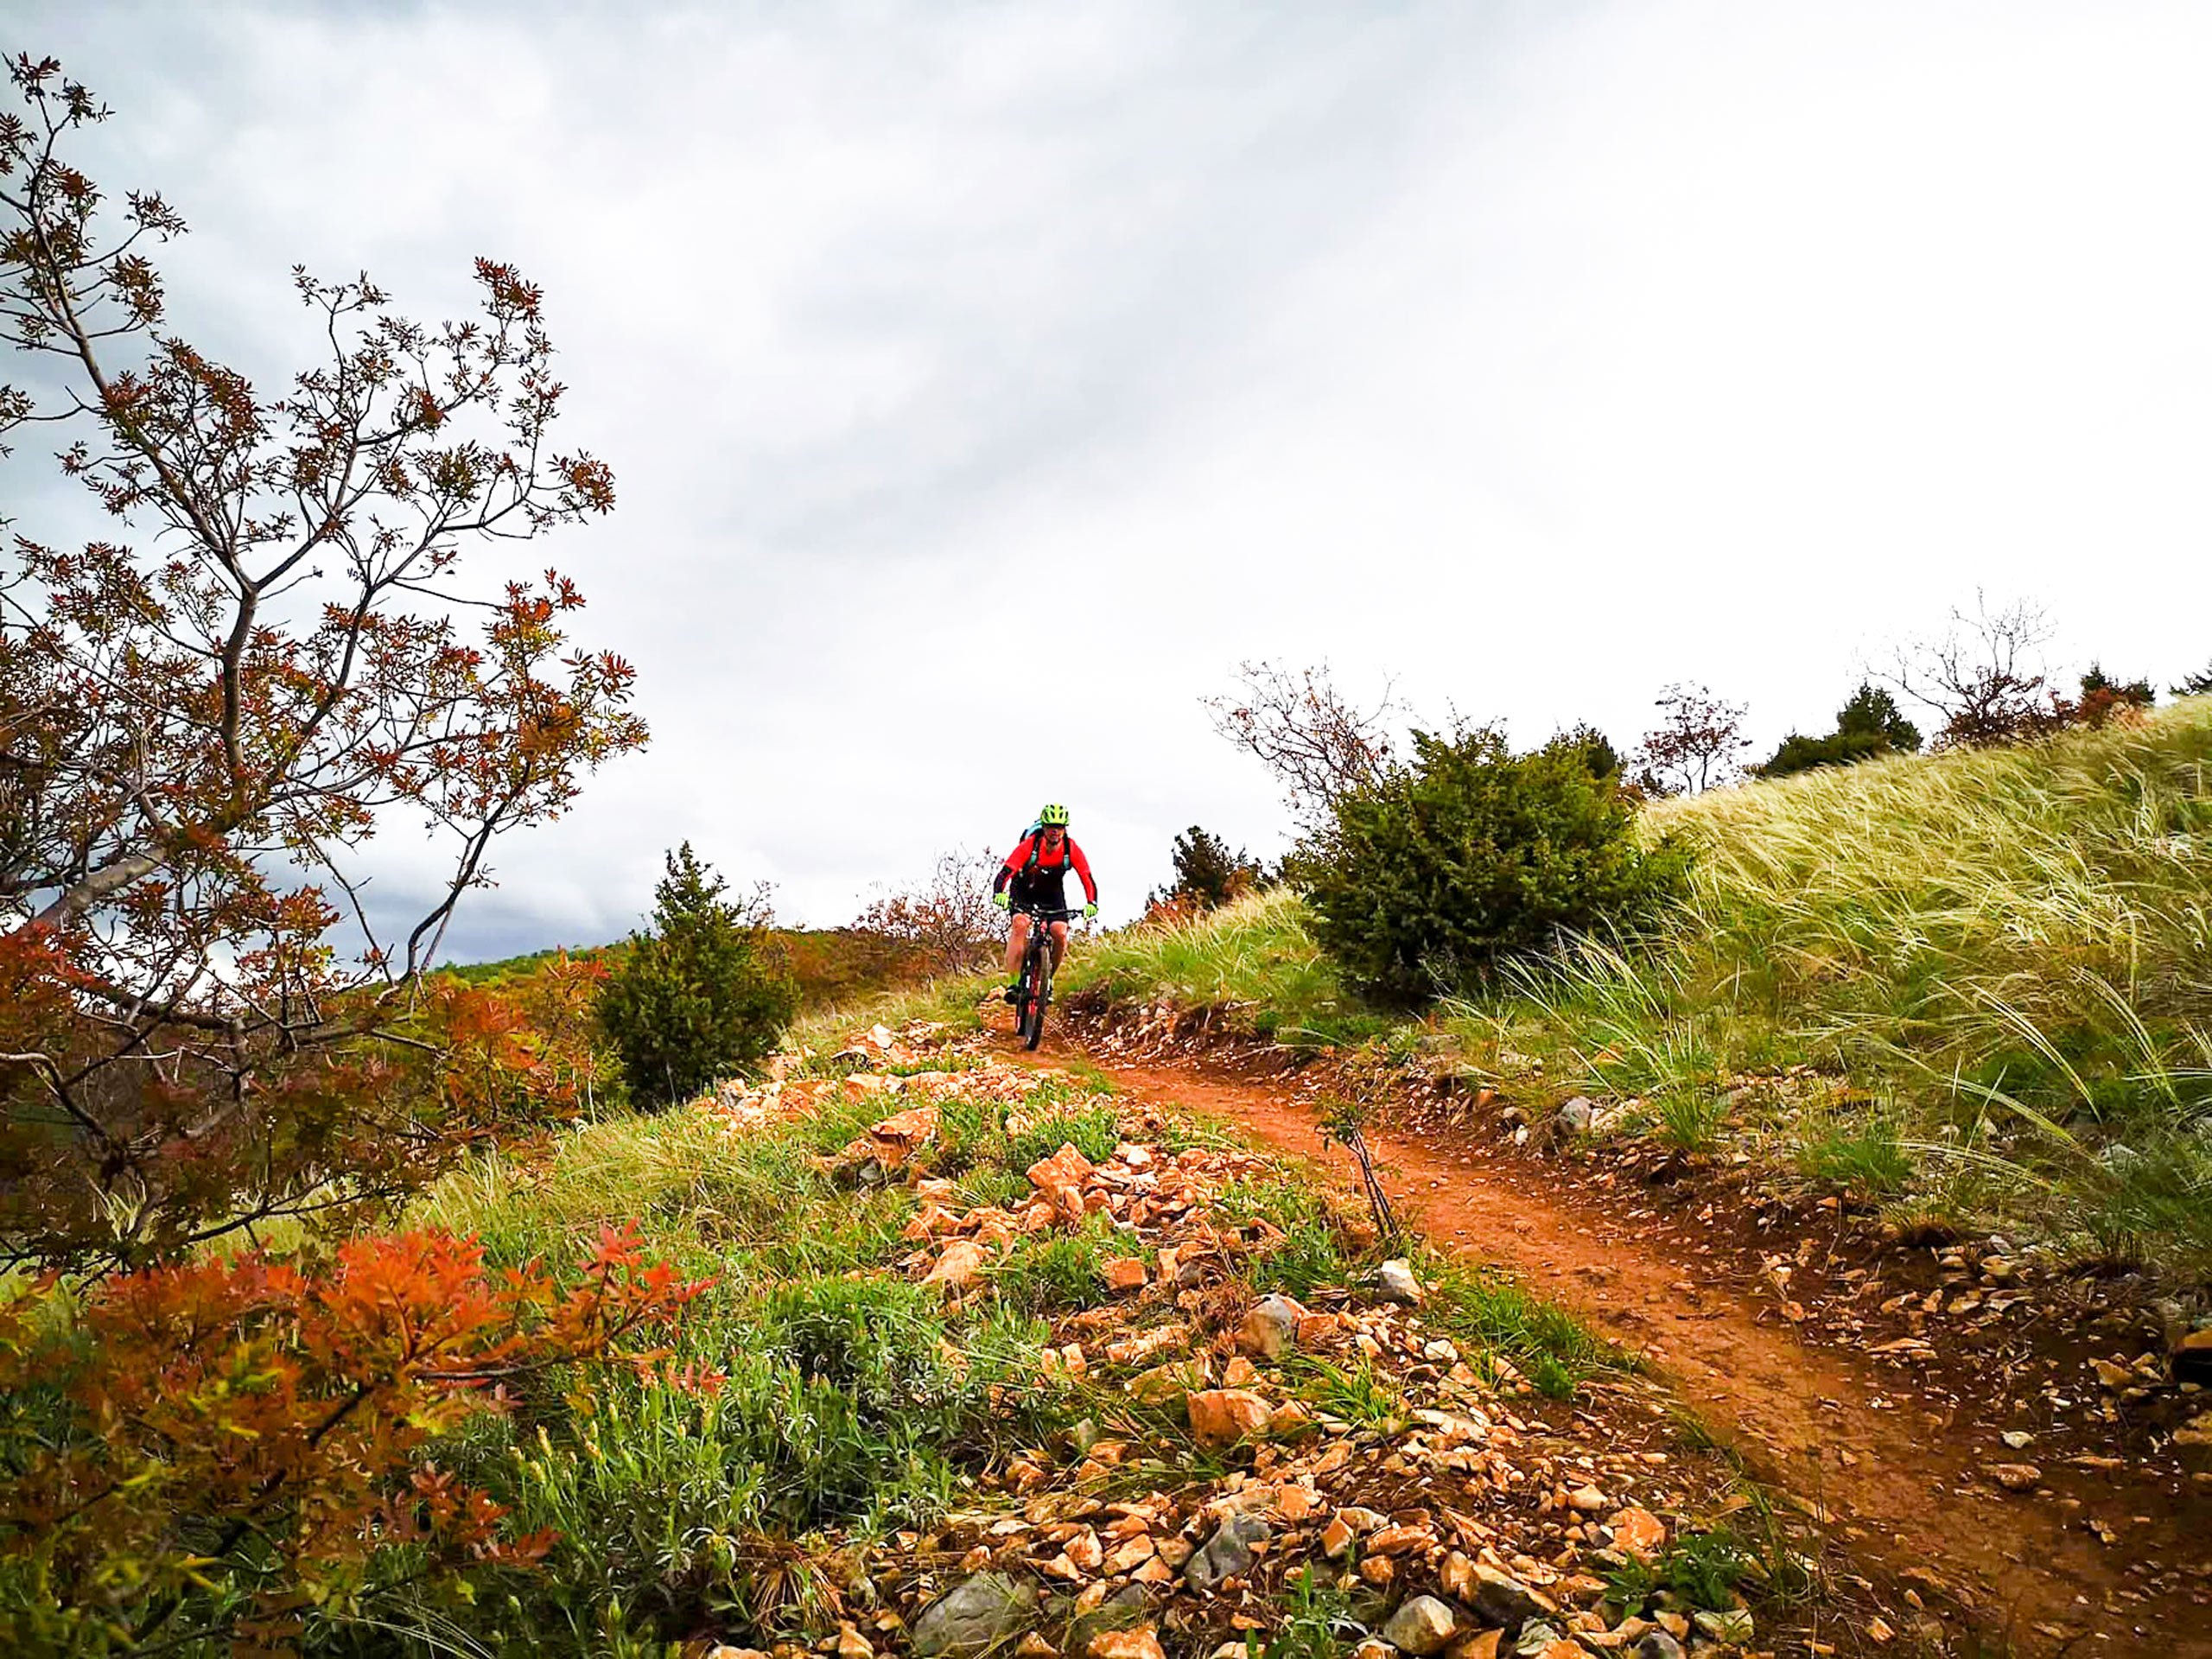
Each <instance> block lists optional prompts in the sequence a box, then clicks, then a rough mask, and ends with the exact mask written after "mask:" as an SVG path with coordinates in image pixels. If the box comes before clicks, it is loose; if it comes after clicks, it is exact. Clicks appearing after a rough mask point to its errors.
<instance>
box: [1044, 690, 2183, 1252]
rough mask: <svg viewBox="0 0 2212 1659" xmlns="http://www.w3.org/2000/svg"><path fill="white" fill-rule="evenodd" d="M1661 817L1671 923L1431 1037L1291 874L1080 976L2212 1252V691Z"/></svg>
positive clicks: (1853, 1174) (1561, 969)
mask: <svg viewBox="0 0 2212 1659" xmlns="http://www.w3.org/2000/svg"><path fill="white" fill-rule="evenodd" d="M1646 827H1647V831H1648V832H1649V833H1668V832H1672V833H1675V834H1680V835H1682V836H1688V837H1689V838H1691V839H1692V840H1693V841H1694V842H1696V843H1697V845H1698V846H1699V848H1700V853H1701V857H1700V864H1699V868H1698V871H1697V874H1696V877H1695V886H1694V893H1693V895H1692V897H1691V899H1690V901H1689V903H1688V906H1686V907H1685V909H1684V911H1683V912H1682V913H1681V915H1680V916H1679V917H1678V918H1676V919H1675V922H1674V924H1673V925H1671V926H1670V927H1669V930H1668V931H1667V932H1666V933H1665V934H1664V935H1663V936H1662V938H1660V939H1658V940H1657V941H1656V942H1655V943H1654V944H1651V945H1649V946H1647V947H1643V948H1639V949H1635V950H1623V949H1618V948H1614V947H1612V946H1610V945H1608V944H1605V943H1603V942H1599V941H1586V942H1584V943H1583V944H1580V945H1579V946H1577V947H1575V948H1574V949H1573V950H1569V951H1567V952H1566V953H1565V954H1564V955H1563V956H1562V957H1560V958H1559V959H1556V960H1554V961H1552V962H1549V963H1542V964H1538V965H1537V966H1535V967H1534V968H1532V969H1528V970H1525V971H1523V972H1521V973H1519V974H1517V975H1516V976H1513V979H1512V982H1511V983H1510V985H1508V986H1504V987H1501V988H1497V989H1494V990H1493V991H1491V992H1490V993H1486V994H1484V995H1480V996H1478V997H1476V998H1474V999H1472V1000H1471V1001H1465V1002H1457V1003H1448V1004H1446V1005H1445V1006H1444V1007H1443V1008H1442V1009H1441V1011H1440V1013H1439V1014H1436V1015H1434V1016H1433V1017H1432V1018H1431V1019H1430V1020H1427V1021H1426V1022H1423V1023H1421V1024H1418V1025H1416V1024H1412V1023H1408V1022H1405V1021H1398V1022H1395V1023H1394V1022H1391V1021H1389V1020H1383V1019H1382V1018H1381V1017H1379V1016H1377V1015H1376V1014H1373V1013H1371V1012H1369V1011H1365V1010H1363V1009H1361V1008H1360V1007H1359V1006H1358V1004H1357V1001H1356V1000H1355V999H1353V998H1351V997H1349V996H1348V995H1346V994H1345V992H1344V989H1343V988H1342V987H1341V986H1340V985H1339V984H1338V982H1336V980H1335V977H1334V976H1333V975H1332V973H1331V971H1330V970H1329V968H1328V965H1327V963H1325V962H1324V961H1323V960H1322V959H1321V958H1320V957H1319V954H1318V952H1317V951H1316V950H1314V948H1313V944H1312V941H1311V939H1310V938H1308V937H1307V936H1306V931H1305V929H1304V926H1303V911H1302V907H1301V906H1300V904H1299V903H1298V901H1297V899H1295V898H1294V897H1292V896H1290V895H1287V894H1281V893H1277V894H1269V895H1264V896H1262V897H1261V898H1258V899H1252V900H1248V901H1246V902H1245V903H1244V904H1243V905H1240V906H1236V907H1234V908H1232V909H1231V910H1229V911H1226V912H1222V913H1221V914H1220V915H1218V916H1217V917H1214V918H1208V919H1207V920H1206V921H1205V922H1203V923H1201V924H1199V925H1197V926H1195V927H1192V928H1190V929H1185V930H1179V931H1173V932H1158V931H1155V932H1149V933H1147V932H1142V931H1133V932H1132V933H1130V934H1128V935H1127V936H1124V937H1122V938H1120V939H1117V940H1116V941H1114V942H1113V943H1111V944H1109V946H1107V947H1106V948H1104V949H1102V950H1095V951H1093V952H1090V954H1089V956H1088V957H1087V958H1086V959H1085V960H1084V962H1083V963H1082V964H1081V965H1080V967H1079V968H1078V969H1077V973H1076V975H1075V976H1073V978H1074V982H1075V983H1077V984H1081V983H1089V984H1094V985H1097V986H1101V987H1103V988H1107V989H1109V991H1111V992H1112V993H1113V994H1114V995H1117V996H1120V997H1125V998H1143V997H1148V996H1152V995H1160V994H1162V993H1165V994H1166V995H1170V996H1173V997H1174V998H1175V999H1177V1000H1179V1001H1188V1002H1228V1003H1231V1004H1234V1005H1236V1006H1237V1008H1238V1012H1239V1017H1240V1020H1241V1021H1242V1023H1243V1024H1244V1025H1246V1026H1247V1027H1248V1028H1249V1029H1252V1030H1255V1031H1257V1032H1262V1033H1281V1034H1284V1035H1285V1036H1286V1037H1287V1039H1290V1040H1302V1041H1337V1042H1343V1041H1357V1040H1360V1039H1368V1038H1379V1039H1380V1040H1381V1041H1382V1042H1383V1045H1385V1046H1388V1047H1389V1048H1391V1049H1393V1050H1395V1051H1398V1052H1404V1051H1406V1050H1408V1049H1409V1048H1410V1047H1411V1046H1414V1045H1415V1044H1416V1043H1419V1044H1420V1045H1421V1046H1427V1047H1434V1046H1438V1045H1439V1044H1440V1043H1441V1044H1443V1045H1445V1046H1448V1047H1450V1048H1451V1049H1452V1050H1453V1051H1454V1052H1457V1053H1458V1055H1459V1057H1460V1059H1461V1061H1462V1063H1463V1064H1465V1065H1466V1066H1467V1068H1468V1069H1469V1070H1471V1071H1477V1072H1479V1073H1482V1074H1484V1075H1485V1076H1488V1077H1493V1078H1496V1079H1498V1080H1502V1081H1504V1082H1505V1083H1507V1084H1508V1085H1509V1086H1511V1087H1515V1088H1516V1089H1517V1090H1519V1092H1521V1093H1522V1095H1524V1096H1532V1097H1535V1098H1536V1099H1538V1100H1539V1101H1541V1099H1542V1098H1543V1097H1545V1096H1547V1095H1552V1096H1561V1095H1565V1094H1567V1093H1570V1092H1574V1091H1578V1090H1586V1091H1592V1092H1599V1091H1602V1092H1604V1093H1605V1094H1607V1095H1609V1096H1612V1097H1614V1098H1616V1099H1624V1100H1626V1099H1634V1100H1637V1101H1638V1102H1640V1103H1641V1108H1640V1109H1641V1112H1642V1115H1643V1116H1645V1117H1646V1118H1647V1119H1648V1120H1649V1121H1650V1122H1652V1123H1653V1124H1654V1125H1655V1126H1656V1128H1659V1130H1660V1131H1661V1132H1662V1133H1664V1134H1667V1135H1670V1136H1671V1137H1672V1138H1675V1139H1676V1140H1680V1141H1685V1142H1688V1143H1689V1144H1693V1145H1695V1144H1699V1143H1701V1142H1703V1141H1707V1140H1709V1139H1711V1138H1713V1137H1714V1136H1716V1135H1721V1134H1726V1133H1729V1132H1731V1131H1737V1132H1743V1133H1745V1134H1750V1135H1755V1136H1764V1139H1765V1141H1766V1143H1767V1145H1768V1146H1769V1147H1770V1149H1771V1148H1781V1149H1786V1150H1789V1151H1790V1152H1791V1153H1793V1154H1794V1155H1795V1157H1796V1160H1798V1162H1799V1163H1800V1164H1801V1166H1803V1167H1804V1168H1805V1169H1806V1170H1807V1171H1808V1173H1813V1174H1815V1175H1817V1176H1820V1177H1821V1178H1823V1179H1830V1180H1833V1181H1834V1182H1836V1183H1837V1184H1840V1185H1857V1186H1859V1187H1861V1188H1864V1189H1868V1190H1870V1191H1872V1192H1873V1193H1874V1194H1875V1195H1877V1196H1882V1197H1895V1196H1897V1195H1899V1194H1900V1193H1902V1192H1904V1191H1905V1190H1906V1189H1907V1188H1908V1187H1910V1191H1911V1194H1912V1196H1913V1198H1914V1200H1915V1201H1916V1203H1918V1204H1920V1205H1923V1206H1933V1207H1936V1208H1937V1209H1943V1210H1949V1211H1955V1212H1956V1213H1957V1214H1958V1215H1960V1216H1961V1218H1966V1217H1975V1216H1980V1215H1985V1214H1991V1213H1993V1214H1998V1215H2006V1216H2011V1217H2018V1216H2020V1215H2023V1214H2028V1213H2033V1214H2036V1215H2038V1216H2040V1217H2041V1218H2042V1219H2043V1220H2044V1221H2045V1222H2046V1223H2047V1224H2050V1227H2051V1229H2052V1230H2054V1231H2055V1232H2057V1233H2061V1234H2068V1235H2071V1236H2074V1237H2075V1239H2076V1240H2077V1241H2086V1242H2087V1243H2088V1244H2089V1245H2090V1246H2091V1247H2092V1248H2094V1249H2099V1250H2101V1251H2105V1252H2107V1253H2110V1254H2113V1255H2121V1256H2124V1255H2130V1254H2133V1253H2138V1252H2144V1253H2148V1254H2151V1255H2155V1256H2159V1257H2163V1258H2165V1259H2167V1260H2169V1261H2171V1262H2174V1263H2176V1264H2177V1265H2181V1266H2185V1267H2187V1268H2190V1270H2193V1271H2204V1270H2206V1269H2208V1268H2212V1143H2208V1142H2207V1141H2206V1140H2205V1139H2204V1138H2202V1127H2203V1125H2204V1122H2205V1120H2206V1117H2207V1116H2208V1114H2212V700H2206V699H2197V700H2195V701H2193V702H2187V703H2183V704H2181V705H2179V706H2178V707H2177V708H2175V709H2169V710H2167V711H2165V712H2164V713H2163V714H2162V715H2159V716H2158V718H2156V719H2155V720H2153V721H2151V722H2149V723H2148V724H2146V725H2144V726H2141V727H2137V728H2127V729H2113V730H2107V731H2105V732H2098V733H2091V732H2082V733H2075V734H2069V735H2067V736H2066V737H2063V738H2062V739H2060V740H2058V741H2056V742H2053V743H2050V744H2048V745H2041V746H2037V747H2031V748H2024V749H2018V750H2009V751H2002V752H1994V753H1958V754H1946V755H1940V756H1929V757H1902V758H1898V759H1894V760H1885V761H1879V762H1876V763H1872V764H1870V765H1866V766H1857V767H1852V768H1848V769H1844V770H1835V771H1827V772H1814V773H1808V774H1805V775H1803V776H1801V777H1797V778H1794V779H1785V780H1783V781H1780V782H1777V783H1772V784H1758V785H1749V786H1746V787H1745V788H1741V789H1734V790H1725V791H1715V792H1714V793H1713V794H1710V795H1707V796H1705V797H1703V798H1700V799H1697V800H1694V801H1687V802H1679V803H1670V804H1667V805H1664V806H1662V807H1660V808H1657V809H1656V810H1654V811H1653V812H1652V813H1651V814H1650V815H1649V820H1648V823H1647V826H1646ZM1539 1063H1541V1064H1539ZM1796 1065H1811V1066H1815V1067H1816V1068H1818V1069H1819V1071H1821V1073H1822V1074H1824V1075H1823V1078H1822V1079H1820V1080H1815V1081H1813V1082H1807V1081H1805V1080H1803V1079H1799V1080H1797V1081H1795V1082H1791V1081H1786V1080H1783V1078H1782V1077H1781V1074H1783V1073H1785V1072H1786V1071H1787V1070H1788V1069H1789V1067H1791V1066H1796ZM1753 1073H1756V1074H1758V1075H1759V1076H1761V1077H1764V1078H1766V1079H1770V1081H1769V1082H1767V1083H1765V1084H1761V1085H1758V1086H1754V1087H1753V1088H1751V1089H1750V1090H1745V1089H1743V1088H1742V1087H1741V1086H1740V1085H1741V1084H1742V1083H1743V1082H1744V1080H1745V1076H1746V1074H1753ZM1839 1079H1840V1080H1842V1081H1843V1083H1844V1084H1846V1085H1847V1086H1845V1087H1841V1088H1838V1087H1834V1086H1830V1085H1832V1084H1834V1083H1835V1081H1836V1080H1839Z"/></svg>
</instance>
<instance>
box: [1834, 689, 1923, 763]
mask: <svg viewBox="0 0 2212 1659" xmlns="http://www.w3.org/2000/svg"><path fill="white" fill-rule="evenodd" d="M1835 729H1836V734H1837V735H1838V736H1839V737H1840V736H1845V735H1852V736H1871V737H1878V738H1880V739H1881V740H1882V741H1883V742H1884V744H1885V745H1886V746H1887V747H1888V748H1889V749H1890V750H1891V752H1892V753H1897V754H1917V753H1920V728H1919V727H1917V726H1916V725H1914V724H1913V723H1912V722H1911V721H1909V720H1907V719H1906V718H1905V717H1904V712H1903V711H1902V710H1900V709H1898V708H1897V699H1896V698H1895V697H1893V696H1891V695H1890V693H1889V691H1888V690H1887V689H1886V688H1885V687H1882V686H1878V685H1876V684H1875V683H1873V682H1872V681H1871V680H1861V681H1860V682H1859V690H1857V691H1855V692H1853V694H1852V697H1851V701H1850V702H1847V703H1845V704H1844V705H1843V707H1842V708H1840V709H1837V710H1836V712H1835Z"/></svg>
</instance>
